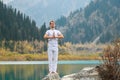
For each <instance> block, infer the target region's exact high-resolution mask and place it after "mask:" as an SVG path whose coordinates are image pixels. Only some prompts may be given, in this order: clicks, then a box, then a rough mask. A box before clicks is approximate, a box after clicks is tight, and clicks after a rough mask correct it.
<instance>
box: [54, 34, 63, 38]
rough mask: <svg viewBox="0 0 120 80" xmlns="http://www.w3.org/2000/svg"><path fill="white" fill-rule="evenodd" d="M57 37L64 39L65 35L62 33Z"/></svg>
mask: <svg viewBox="0 0 120 80" xmlns="http://www.w3.org/2000/svg"><path fill="white" fill-rule="evenodd" d="M56 38H58V39H62V38H64V36H63V34H60V35H58V36H57V37H56Z"/></svg>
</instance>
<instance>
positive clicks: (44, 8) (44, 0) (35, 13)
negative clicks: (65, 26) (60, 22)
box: [2, 0, 90, 25]
mask: <svg viewBox="0 0 120 80" xmlns="http://www.w3.org/2000/svg"><path fill="white" fill-rule="evenodd" d="M2 1H3V2H4V3H5V4H8V5H12V7H13V8H16V9H18V10H20V11H21V12H23V13H25V14H26V15H28V16H30V17H31V18H32V19H33V20H35V21H36V23H37V25H41V24H43V23H44V22H46V23H48V22H49V20H51V19H53V20H56V19H58V18H60V16H66V17H67V16H69V14H70V12H73V11H75V10H77V9H80V7H81V8H83V7H85V6H87V5H88V4H89V2H90V0H2ZM12 1H13V2H12ZM31 3H32V4H31Z"/></svg>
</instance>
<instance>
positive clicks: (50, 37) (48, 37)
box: [44, 34, 55, 39]
mask: <svg viewBox="0 0 120 80" xmlns="http://www.w3.org/2000/svg"><path fill="white" fill-rule="evenodd" d="M44 38H45V39H53V38H55V37H53V36H48V35H47V34H45V35H44Z"/></svg>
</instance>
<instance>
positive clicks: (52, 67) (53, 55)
mask: <svg viewBox="0 0 120 80" xmlns="http://www.w3.org/2000/svg"><path fill="white" fill-rule="evenodd" d="M48 60H49V71H50V72H56V71H57V62H58V47H48Z"/></svg>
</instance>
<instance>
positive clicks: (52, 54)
mask: <svg viewBox="0 0 120 80" xmlns="http://www.w3.org/2000/svg"><path fill="white" fill-rule="evenodd" d="M46 34H47V35H48V36H53V35H55V36H58V35H60V34H61V32H60V31H58V30H55V29H54V30H52V29H50V30H47V31H46ZM48 60H49V71H50V72H56V70H57V62H58V38H54V39H48Z"/></svg>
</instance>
